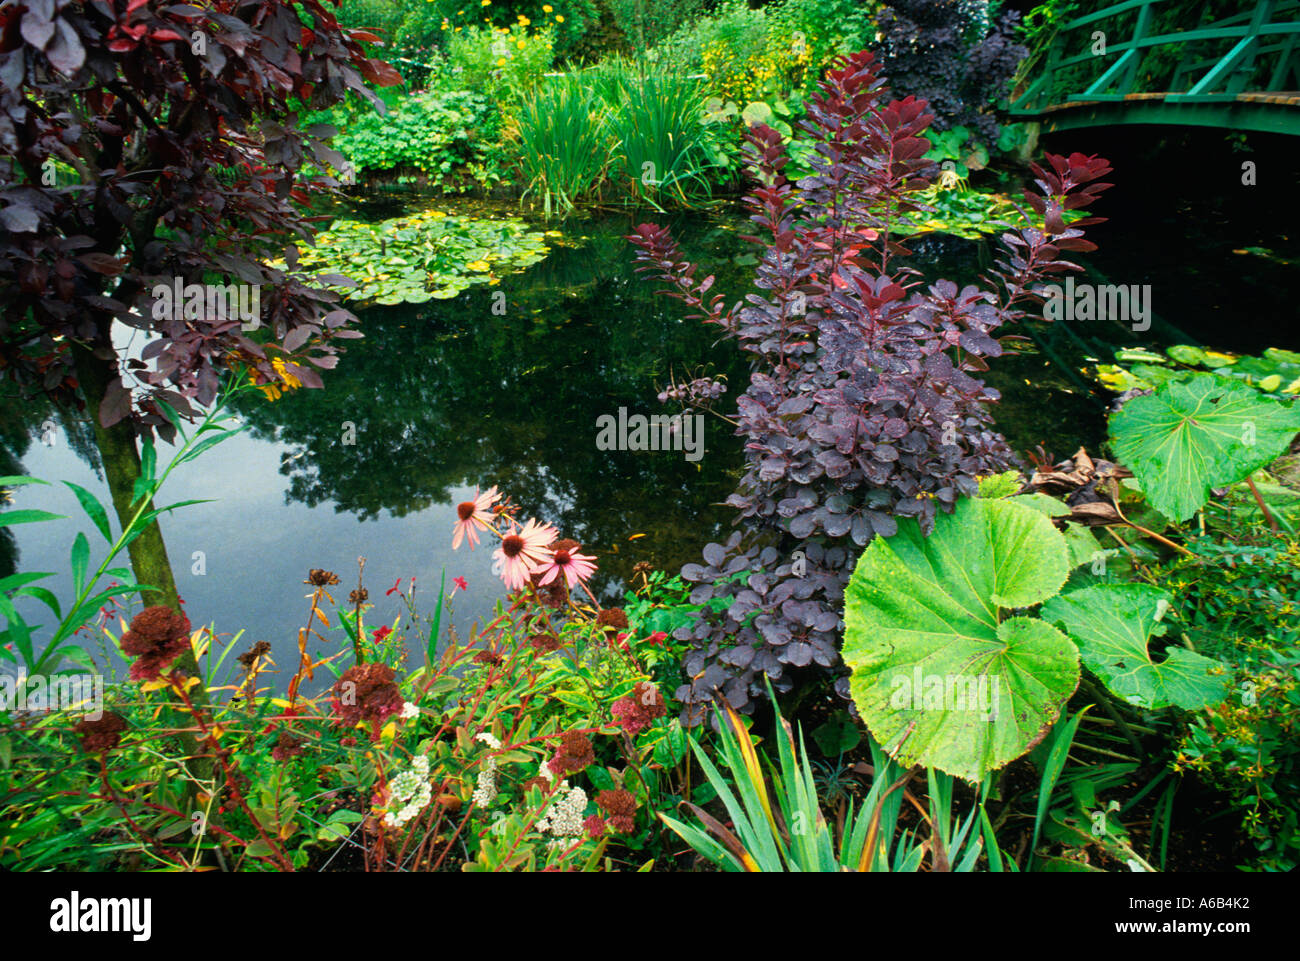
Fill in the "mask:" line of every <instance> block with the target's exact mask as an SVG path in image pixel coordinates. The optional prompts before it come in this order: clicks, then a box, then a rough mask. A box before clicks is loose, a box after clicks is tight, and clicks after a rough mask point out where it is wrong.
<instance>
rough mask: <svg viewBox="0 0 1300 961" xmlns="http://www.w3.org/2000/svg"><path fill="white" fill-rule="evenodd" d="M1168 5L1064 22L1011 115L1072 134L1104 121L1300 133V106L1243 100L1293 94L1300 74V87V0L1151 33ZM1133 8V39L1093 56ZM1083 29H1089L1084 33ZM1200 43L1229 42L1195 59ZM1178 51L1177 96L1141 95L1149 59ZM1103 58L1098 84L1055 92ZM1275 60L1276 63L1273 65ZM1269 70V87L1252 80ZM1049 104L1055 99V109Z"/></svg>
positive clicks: (1142, 5) (1147, 0) (1133, 5)
mask: <svg viewBox="0 0 1300 961" xmlns="http://www.w3.org/2000/svg"><path fill="white" fill-rule="evenodd" d="M1166 2H1169V0H1124V2H1122V3H1114V4H1110V5H1109V6H1106V7H1104V8H1102V9H1101V10H1095V11H1093V12H1091V13H1088V14H1084V15H1083V16H1080V17H1076V18H1075V19H1073V20H1071V21H1068V22H1067V23H1065V24H1063V25H1062V26H1061V27H1060V29H1059V30H1058V31H1057V33H1056V34H1055V36H1054V37H1053V39H1052V42H1051V45H1050V46H1049V48H1048V52H1047V55H1046V57H1045V58H1044V60H1045V64H1044V69H1043V71H1042V73H1041V74H1040V75H1039V76H1038V77H1037V78H1035V79H1034V80H1033V81H1032V82H1030V83H1029V84H1028V86H1027V87H1026V89H1025V90H1024V92H1023V93H1022V94H1021V95H1020V96H1019V97H1018V98H1017V99H1016V100H1015V102H1014V103H1013V104H1012V107H1011V112H1012V113H1013V114H1016V115H1018V116H1034V117H1044V118H1050V120H1048V121H1047V129H1068V128H1067V126H1066V124H1068V126H1069V127H1077V126H1091V125H1095V124H1097V123H1101V122H1103V121H1102V119H1100V118H1101V117H1102V116H1103V115H1104V116H1105V117H1106V120H1105V121H1104V122H1107V123H1116V122H1119V123H1161V124H1166V123H1173V124H1191V125H1193V126H1231V127H1236V128H1237V129H1249V130H1268V131H1273V132H1282V133H1291V134H1300V105H1297V104H1290V103H1257V102H1253V101H1238V97H1237V95H1238V94H1242V93H1265V92H1277V91H1282V90H1285V89H1286V84H1287V83H1288V82H1289V81H1290V80H1291V78H1292V77H1293V76H1294V77H1295V78H1296V80H1297V85H1298V86H1300V63H1297V46H1298V44H1300V41H1298V39H1297V38H1300V0H1255V2H1254V4H1253V6H1251V7H1249V8H1248V9H1246V10H1243V11H1240V12H1238V13H1234V14H1232V15H1230V16H1228V17H1225V18H1222V19H1220V20H1217V21H1215V22H1214V23H1211V24H1206V25H1197V26H1195V27H1193V28H1191V29H1188V30H1183V31H1179V32H1176V33H1164V34H1158V35H1150V34H1149V31H1150V29H1151V25H1152V23H1153V20H1154V13H1155V12H1156V11H1157V10H1158V9H1159V7H1160V6H1161V5H1162V4H1164V3H1166ZM1132 11H1137V17H1136V18H1135V23H1133V24H1132V26H1131V27H1129V28H1128V35H1127V36H1126V37H1125V38H1124V39H1121V40H1119V41H1117V42H1114V43H1111V42H1109V38H1108V42H1107V43H1106V48H1105V51H1106V52H1105V54H1101V55H1094V54H1093V53H1092V51H1091V32H1092V31H1093V30H1094V29H1100V25H1102V24H1104V22H1105V21H1106V20H1108V19H1110V18H1113V17H1116V16H1118V15H1120V14H1127V13H1131V12H1132ZM1085 28H1086V29H1087V30H1088V31H1089V32H1088V33H1087V34H1080V31H1082V30H1084V29H1085ZM1103 32H1105V31H1103ZM1202 41H1209V42H1216V41H1217V42H1221V43H1222V44H1224V45H1225V47H1226V49H1225V50H1224V51H1223V53H1222V54H1221V55H1220V56H1217V57H1209V58H1201V57H1198V58H1196V59H1195V60H1194V61H1193V60H1192V59H1191V57H1192V56H1194V55H1193V54H1192V52H1191V51H1192V49H1193V47H1192V45H1193V44H1194V43H1200V42H1202ZM1172 46H1177V47H1181V48H1182V49H1183V50H1184V51H1186V55H1185V59H1184V61H1183V62H1181V63H1179V64H1178V66H1177V68H1176V69H1175V71H1174V76H1173V79H1172V81H1168V80H1167V81H1165V82H1167V83H1170V86H1171V87H1172V89H1171V90H1168V91H1143V90H1140V89H1136V88H1138V87H1139V86H1140V84H1139V83H1138V70H1139V69H1140V66H1141V63H1142V60H1143V58H1144V56H1145V54H1146V53H1147V52H1148V51H1150V50H1153V49H1156V48H1161V47H1172ZM1085 48H1086V52H1084V53H1070V51H1071V50H1072V49H1073V50H1081V49H1085ZM1067 54H1068V55H1067ZM1099 56H1101V57H1107V58H1108V57H1111V56H1114V57H1115V59H1114V60H1113V61H1112V62H1109V64H1108V65H1107V66H1106V67H1105V69H1103V70H1101V72H1100V74H1099V75H1097V76H1096V78H1095V79H1092V80H1091V81H1088V82H1086V85H1085V84H1084V83H1083V82H1081V86H1083V87H1084V89H1082V90H1079V91H1070V92H1069V93H1063V92H1059V88H1058V90H1057V91H1054V90H1053V87H1052V77H1053V76H1054V75H1059V71H1061V70H1065V69H1069V68H1071V67H1077V66H1079V65H1081V64H1086V63H1091V62H1095V61H1097V60H1098V57H1099ZM1274 57H1275V58H1276V60H1273V59H1269V58H1274ZM1261 63H1262V64H1265V65H1267V66H1266V67H1265V69H1266V71H1267V76H1268V80H1267V81H1263V80H1254V77H1255V74H1256V73H1257V68H1258V66H1259V65H1260V64H1261ZM1268 67H1271V68H1272V69H1268ZM1099 69H1100V68H1099ZM1089 72H1091V71H1089ZM1252 81H1253V84H1254V85H1253V86H1252ZM1067 89H1068V88H1067ZM1293 89H1294V88H1293ZM1133 93H1151V94H1160V96H1158V97H1155V96H1153V97H1150V98H1133V99H1129V98H1128V97H1127V95H1130V94H1133ZM1049 99H1050V100H1055V101H1056V102H1055V103H1050V102H1047V101H1048V100H1049ZM1080 102H1083V103H1080ZM1062 107H1065V108H1066V109H1064V110H1062V109H1061V108H1062ZM1197 108H1204V109H1197ZM1121 113H1127V114H1129V115H1130V117H1131V118H1132V119H1127V120H1118V119H1117V117H1118V115H1119V114H1121ZM1066 115H1069V117H1068V118H1067V117H1066Z"/></svg>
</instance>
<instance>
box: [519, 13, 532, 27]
mask: <svg viewBox="0 0 1300 961" xmlns="http://www.w3.org/2000/svg"><path fill="white" fill-rule="evenodd" d="M518 19H519V26H521V27H526V26H528V25H529V24H530V23H532V22H533V21H531V20H529V19H528V18H527V17H525V16H524V15H523V14H522V13H521V14H520V15H519V18H518Z"/></svg>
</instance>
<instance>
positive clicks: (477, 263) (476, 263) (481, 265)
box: [465, 260, 492, 271]
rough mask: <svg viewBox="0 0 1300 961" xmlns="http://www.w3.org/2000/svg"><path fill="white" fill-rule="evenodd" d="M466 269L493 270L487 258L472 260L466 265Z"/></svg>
mask: <svg viewBox="0 0 1300 961" xmlns="http://www.w3.org/2000/svg"><path fill="white" fill-rule="evenodd" d="M465 269H466V270H478V271H485V270H491V269H492V265H491V264H489V263H488V262H487V261H486V260H471V261H470V262H469V263H467V264H466V265H465Z"/></svg>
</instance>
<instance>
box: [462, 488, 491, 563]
mask: <svg viewBox="0 0 1300 961" xmlns="http://www.w3.org/2000/svg"><path fill="white" fill-rule="evenodd" d="M498 496H499V495H498V494H497V489H496V487H490V488H488V489H487V490H486V491H484V492H483V493H482V494H476V495H475V496H474V499H473V500H472V501H465V502H464V503H461V504H457V505H456V518H457V520H456V532H455V533H454V534H453V535H452V538H451V549H452V550H455V549H456V548H458V547H460V542H461V541H462V540H464V539H465V537H466V536H467V535H468V537H469V549H470V550H473V549H474V545H476V544H477V543H478V532H479V531H486V530H489V529H490V528H491V527H492V514H491V509H492V505H493V504H495V503H496V502H497V498H498Z"/></svg>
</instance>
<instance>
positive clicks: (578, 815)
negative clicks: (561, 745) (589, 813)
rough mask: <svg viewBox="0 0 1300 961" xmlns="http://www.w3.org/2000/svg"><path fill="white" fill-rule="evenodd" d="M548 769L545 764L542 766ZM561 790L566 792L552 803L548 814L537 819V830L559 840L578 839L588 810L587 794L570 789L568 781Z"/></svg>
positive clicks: (578, 789) (547, 811)
mask: <svg viewBox="0 0 1300 961" xmlns="http://www.w3.org/2000/svg"><path fill="white" fill-rule="evenodd" d="M542 767H543V768H545V767H546V765H545V764H543V765H542ZM560 790H561V791H563V792H566V793H564V794H562V795H561V796H560V797H558V798H557V799H556V800H555V801H553V802H552V803H551V806H550V807H549V808H547V809H546V813H545V814H543V815H542V816H541V817H540V818H538V819H537V829H538V830H539V831H548V832H550V833H551V834H553V835H555V836H556V837H557V838H565V837H577V836H578V835H580V834H582V815H583V813H584V812H585V811H586V810H587V792H586V791H584V790H583V789H582V788H580V787H574V788H571V787H569V782H568V781H561V782H560Z"/></svg>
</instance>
